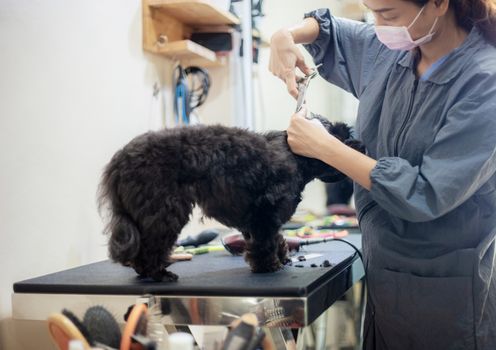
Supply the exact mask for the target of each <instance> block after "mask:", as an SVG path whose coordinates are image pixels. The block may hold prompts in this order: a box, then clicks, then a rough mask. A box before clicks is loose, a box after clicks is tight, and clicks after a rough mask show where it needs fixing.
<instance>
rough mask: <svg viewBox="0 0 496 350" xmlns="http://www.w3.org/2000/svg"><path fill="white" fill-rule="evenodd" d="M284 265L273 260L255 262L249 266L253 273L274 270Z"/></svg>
mask: <svg viewBox="0 0 496 350" xmlns="http://www.w3.org/2000/svg"><path fill="white" fill-rule="evenodd" d="M283 267H284V265H283V264H281V262H280V261H279V259H278V260H277V261H273V262H270V263H264V264H256V265H253V266H251V271H252V272H254V273H268V272H276V271H278V270H280V269H282V268H283Z"/></svg>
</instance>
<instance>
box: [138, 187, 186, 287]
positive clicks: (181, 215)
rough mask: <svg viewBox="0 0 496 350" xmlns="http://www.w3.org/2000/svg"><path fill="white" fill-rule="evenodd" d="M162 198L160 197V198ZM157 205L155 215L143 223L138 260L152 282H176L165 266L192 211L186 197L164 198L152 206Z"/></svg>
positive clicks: (174, 276)
mask: <svg viewBox="0 0 496 350" xmlns="http://www.w3.org/2000/svg"><path fill="white" fill-rule="evenodd" d="M162 198H163V197H162ZM151 207H152V208H153V207H154V208H157V207H158V208H159V210H158V211H157V212H156V213H155V214H154V215H148V216H147V217H146V218H145V219H144V220H143V221H142V222H143V225H142V226H143V231H144V232H145V233H146V234H144V235H143V237H142V241H141V246H142V247H141V250H140V262H141V264H142V265H143V266H142V273H141V274H142V275H143V276H146V277H151V278H153V279H154V280H155V281H167V282H174V281H177V278H178V276H177V275H176V274H174V273H173V272H171V271H168V270H167V267H168V266H169V265H170V264H171V261H170V255H171V253H172V248H173V246H174V244H175V242H176V241H177V238H178V236H179V234H180V233H181V230H182V228H183V227H184V225H186V223H187V222H188V219H189V215H190V213H191V211H192V202H191V201H188V200H187V198H186V196H184V197H182V198H176V199H172V198H166V200H160V203H159V204H157V205H155V206H151Z"/></svg>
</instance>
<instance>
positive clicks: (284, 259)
mask: <svg viewBox="0 0 496 350" xmlns="http://www.w3.org/2000/svg"><path fill="white" fill-rule="evenodd" d="M276 240H277V257H278V258H279V261H280V262H281V264H283V265H286V264H288V263H290V262H291V259H289V257H288V244H287V243H286V240H285V239H284V237H283V236H282V235H281V233H278V234H277V236H276Z"/></svg>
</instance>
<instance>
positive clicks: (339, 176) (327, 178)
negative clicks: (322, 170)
mask: <svg viewBox="0 0 496 350" xmlns="http://www.w3.org/2000/svg"><path fill="white" fill-rule="evenodd" d="M345 178H346V175H345V174H343V173H340V172H337V171H336V173H335V174H326V175H323V176H319V177H317V179H319V180H320V181H322V182H325V183H333V182H338V181H341V180H344V179H345Z"/></svg>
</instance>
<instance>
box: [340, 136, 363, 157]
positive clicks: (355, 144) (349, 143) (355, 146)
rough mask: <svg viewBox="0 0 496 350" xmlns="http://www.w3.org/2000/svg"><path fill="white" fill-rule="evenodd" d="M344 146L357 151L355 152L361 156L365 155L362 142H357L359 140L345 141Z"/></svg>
mask: <svg viewBox="0 0 496 350" xmlns="http://www.w3.org/2000/svg"><path fill="white" fill-rule="evenodd" d="M344 144H345V145H346V146H349V147H351V148H353V149H355V150H357V151H358V152H360V153H363V154H365V153H366V151H365V146H364V145H363V144H362V142H361V141H359V140H355V139H347V140H345V141H344Z"/></svg>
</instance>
